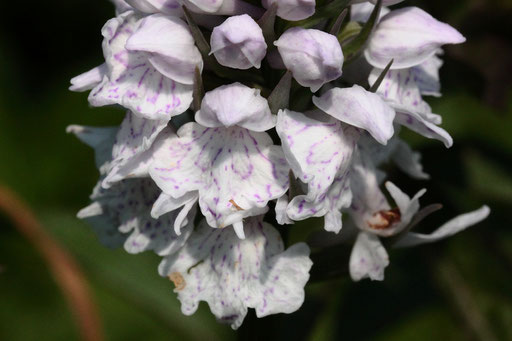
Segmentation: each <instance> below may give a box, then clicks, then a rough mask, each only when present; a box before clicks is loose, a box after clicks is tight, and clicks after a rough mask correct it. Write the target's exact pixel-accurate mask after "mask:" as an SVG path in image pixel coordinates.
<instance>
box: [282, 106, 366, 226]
mask: <svg viewBox="0 0 512 341" xmlns="http://www.w3.org/2000/svg"><path fill="white" fill-rule="evenodd" d="M317 116H319V117H318V118H321V119H322V120H317V119H315V118H311V117H308V116H306V115H304V114H302V113H299V112H294V111H290V110H281V111H279V113H278V121H277V126H276V130H277V133H278V134H279V137H280V138H281V144H282V147H283V151H284V154H285V157H286V159H287V161H288V163H289V164H290V166H291V168H292V170H293V172H294V174H295V175H296V176H297V177H298V178H299V179H300V180H301V181H302V182H303V183H306V184H308V190H307V195H305V196H304V195H300V196H297V197H295V198H293V200H292V202H291V203H290V206H289V210H288V215H289V216H290V218H292V219H294V220H302V219H306V218H309V217H312V216H323V215H326V214H328V215H329V217H327V216H326V219H329V224H327V220H326V228H327V225H328V226H330V227H329V230H332V228H331V226H336V227H335V228H334V230H336V232H338V231H339V228H341V214H340V213H339V210H340V209H341V207H346V206H348V205H350V198H351V194H350V190H349V189H348V186H344V181H343V179H344V178H346V173H347V171H348V168H349V166H350V163H351V159H352V151H353V150H354V147H355V143H356V141H357V138H358V137H359V132H358V131H357V130H356V129H354V128H353V127H350V126H347V125H344V124H343V123H341V122H340V121H338V120H336V119H334V118H332V117H329V116H327V115H325V114H320V115H317ZM331 187H332V188H331ZM344 189H348V191H346V192H347V193H344V192H343V191H344ZM331 214H334V215H335V216H334V217H333V216H331ZM338 218H339V219H338ZM338 220H339V223H337V224H334V225H333V223H334V222H335V221H338Z"/></svg>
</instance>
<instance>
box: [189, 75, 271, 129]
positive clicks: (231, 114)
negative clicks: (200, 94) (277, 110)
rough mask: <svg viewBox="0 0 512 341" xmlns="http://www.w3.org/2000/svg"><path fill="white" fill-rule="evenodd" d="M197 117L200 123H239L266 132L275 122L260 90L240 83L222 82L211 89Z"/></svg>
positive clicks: (230, 124) (211, 124) (209, 124)
mask: <svg viewBox="0 0 512 341" xmlns="http://www.w3.org/2000/svg"><path fill="white" fill-rule="evenodd" d="M233 99H236V100H233ZM195 118H196V121H197V122H198V123H199V124H201V125H203V126H205V127H210V128H216V127H232V126H239V127H243V128H246V129H249V130H252V131H265V130H269V129H271V128H273V127H274V126H275V125H276V123H275V117H274V116H273V115H272V114H271V112H270V108H269V106H268V102H267V100H266V99H265V98H263V97H262V96H261V95H260V90H259V89H253V88H249V87H248V86H245V85H243V84H241V83H233V84H229V85H222V86H219V87H218V88H216V89H215V90H212V91H208V92H207V93H206V94H205V96H204V98H203V101H202V103H201V110H199V111H198V112H197V113H196V116H195Z"/></svg>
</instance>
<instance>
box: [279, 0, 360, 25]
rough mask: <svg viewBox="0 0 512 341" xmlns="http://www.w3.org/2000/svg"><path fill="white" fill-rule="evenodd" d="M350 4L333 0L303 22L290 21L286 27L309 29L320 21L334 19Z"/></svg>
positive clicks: (348, 1) (346, 1) (345, 0)
mask: <svg viewBox="0 0 512 341" xmlns="http://www.w3.org/2000/svg"><path fill="white" fill-rule="evenodd" d="M350 2H351V0H334V1H332V2H330V3H328V4H327V5H325V6H323V7H320V8H317V9H316V11H315V14H313V15H312V16H311V17H309V18H307V19H304V20H299V21H291V22H289V23H288V25H287V26H286V27H287V28H290V27H294V26H300V27H303V28H311V27H313V26H316V25H318V24H319V23H321V22H322V21H326V20H328V19H331V18H334V17H335V16H336V15H337V14H338V13H340V12H342V11H343V10H345V9H346V8H347V7H348V6H350Z"/></svg>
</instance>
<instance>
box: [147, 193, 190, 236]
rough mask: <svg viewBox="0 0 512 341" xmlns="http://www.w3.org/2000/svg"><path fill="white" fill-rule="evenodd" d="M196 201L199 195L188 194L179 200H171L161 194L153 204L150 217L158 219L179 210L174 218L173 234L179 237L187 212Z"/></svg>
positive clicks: (169, 197)
mask: <svg viewBox="0 0 512 341" xmlns="http://www.w3.org/2000/svg"><path fill="white" fill-rule="evenodd" d="M198 199H199V193H197V192H189V193H187V194H185V195H184V196H182V197H179V198H173V197H172V196H170V195H168V194H165V193H161V194H160V196H159V197H158V199H156V201H155V203H154V204H153V208H152V209H151V216H152V217H153V218H155V219H158V218H159V217H161V216H162V215H164V214H166V213H168V212H172V211H175V210H178V209H180V211H179V214H178V215H177V216H176V220H175V221H174V232H176V234H177V235H178V236H179V235H181V227H182V226H183V225H185V223H184V222H185V220H186V219H187V216H188V215H189V212H190V211H191V210H192V209H194V207H195V204H196V203H197V200H198Z"/></svg>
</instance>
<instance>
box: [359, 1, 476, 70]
mask: <svg viewBox="0 0 512 341" xmlns="http://www.w3.org/2000/svg"><path fill="white" fill-rule="evenodd" d="M465 40H466V39H465V38H464V37H463V36H462V35H461V34H460V33H459V32H458V31H457V30H456V29H454V28H453V27H451V26H449V25H447V24H445V23H442V22H440V21H437V20H436V19H434V18H433V17H432V16H431V15H430V14H428V13H427V12H425V11H423V10H421V9H419V8H417V7H405V8H400V9H397V10H393V11H391V12H390V13H389V14H387V15H386V16H385V17H384V18H382V20H381V21H380V22H379V24H378V25H377V28H376V29H375V32H374V33H373V35H372V36H371V38H370V41H369V44H368V47H367V48H366V50H365V57H366V60H367V61H368V63H370V64H371V65H372V66H374V67H376V68H380V69H384V68H385V67H386V65H387V64H388V63H389V61H390V60H391V59H393V60H394V62H393V65H392V66H391V68H392V69H404V68H408V67H412V66H416V65H419V64H421V63H423V62H424V61H425V60H427V59H428V58H430V57H432V56H433V55H434V54H435V53H436V51H437V50H438V49H439V48H440V47H441V46H442V45H444V44H460V43H463V42H464V41H465Z"/></svg>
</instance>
